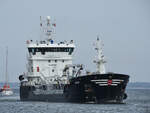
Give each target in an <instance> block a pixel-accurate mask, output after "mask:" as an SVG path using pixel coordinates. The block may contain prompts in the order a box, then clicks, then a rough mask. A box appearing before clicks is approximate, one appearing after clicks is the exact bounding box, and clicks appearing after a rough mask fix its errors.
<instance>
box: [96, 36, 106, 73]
mask: <svg viewBox="0 0 150 113" xmlns="http://www.w3.org/2000/svg"><path fill="white" fill-rule="evenodd" d="M95 50H96V52H97V58H96V60H94V63H96V65H97V73H98V74H104V73H106V72H105V65H104V63H106V61H105V60H104V55H103V43H102V40H100V39H99V36H97V40H96V43H95Z"/></svg>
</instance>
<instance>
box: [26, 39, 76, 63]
mask: <svg viewBox="0 0 150 113" xmlns="http://www.w3.org/2000/svg"><path fill="white" fill-rule="evenodd" d="M27 48H28V52H29V58H31V59H45V60H46V59H49V58H51V59H71V58H72V53H73V51H74V48H75V45H74V43H72V41H71V42H70V43H64V42H60V43H46V42H43V43H42V42H41V43H28V45H27Z"/></svg>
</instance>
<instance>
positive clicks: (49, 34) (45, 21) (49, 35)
mask: <svg viewBox="0 0 150 113" xmlns="http://www.w3.org/2000/svg"><path fill="white" fill-rule="evenodd" d="M55 27H56V23H55V22H54V23H53V22H52V19H51V17H50V16H47V17H46V18H42V16H40V31H41V36H40V37H41V38H42V37H43V34H44V35H45V36H46V40H47V41H51V40H53V38H54V34H55V33H54V28H55Z"/></svg>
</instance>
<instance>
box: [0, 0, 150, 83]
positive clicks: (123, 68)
mask: <svg viewBox="0 0 150 113" xmlns="http://www.w3.org/2000/svg"><path fill="white" fill-rule="evenodd" d="M40 16H51V17H52V18H55V19H56V25H57V27H56V40H57V41H64V40H68V41H70V40H74V42H75V45H76V49H75V53H74V56H73V63H78V64H84V65H85V68H86V69H87V70H89V71H92V72H93V71H95V70H96V66H95V64H94V63H93V60H94V58H95V55H96V53H95V50H94V47H93V43H94V41H95V40H96V37H97V35H101V36H102V40H103V43H104V55H105V60H106V61H107V64H106V70H107V71H109V72H117V73H123V74H128V75H130V82H149V81H150V66H149V65H150V50H149V49H150V1H149V0H0V51H1V52H0V81H4V76H5V69H6V66H5V60H6V46H8V51H9V52H8V54H9V55H8V73H9V81H10V82H19V80H18V76H19V75H20V74H22V73H23V72H26V63H27V58H26V54H27V49H26V40H29V39H32V40H38V39H39V37H40V36H39V34H40V33H39V32H40V24H39V23H40Z"/></svg>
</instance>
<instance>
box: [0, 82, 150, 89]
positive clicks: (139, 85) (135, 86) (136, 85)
mask: <svg viewBox="0 0 150 113" xmlns="http://www.w3.org/2000/svg"><path fill="white" fill-rule="evenodd" d="M3 85H4V83H2V82H1V83H0V88H2V87H3ZM9 85H10V87H11V88H13V89H19V85H20V83H18V82H15V83H9ZM141 88H144V89H150V82H131V83H128V85H127V89H141Z"/></svg>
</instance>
